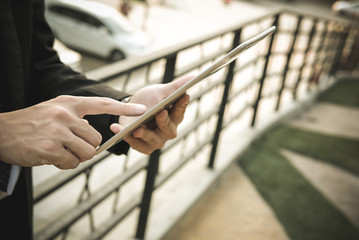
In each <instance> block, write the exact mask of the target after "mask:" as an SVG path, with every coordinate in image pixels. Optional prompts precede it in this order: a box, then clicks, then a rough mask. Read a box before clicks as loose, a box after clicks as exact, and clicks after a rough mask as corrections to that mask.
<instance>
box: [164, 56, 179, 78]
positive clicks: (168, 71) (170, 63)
mask: <svg viewBox="0 0 359 240" xmlns="http://www.w3.org/2000/svg"><path fill="white" fill-rule="evenodd" d="M176 61H177V53H174V54H173V55H171V56H169V57H168V58H167V61H166V68H165V73H164V75H163V80H162V83H169V82H172V81H173V78H174V77H175V69H176Z"/></svg>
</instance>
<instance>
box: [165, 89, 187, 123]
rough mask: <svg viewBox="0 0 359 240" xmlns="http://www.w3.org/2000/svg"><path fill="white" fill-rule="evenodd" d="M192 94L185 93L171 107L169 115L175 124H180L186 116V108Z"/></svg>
mask: <svg viewBox="0 0 359 240" xmlns="http://www.w3.org/2000/svg"><path fill="white" fill-rule="evenodd" d="M189 101H190V96H189V95H188V94H185V95H183V96H182V97H181V98H180V99H178V101H177V102H175V104H174V105H173V107H172V108H171V109H170V113H169V117H170V119H171V121H172V123H173V124H174V125H175V126H178V124H180V123H181V122H182V120H183V118H184V114H185V112H186V108H187V106H188V104H189Z"/></svg>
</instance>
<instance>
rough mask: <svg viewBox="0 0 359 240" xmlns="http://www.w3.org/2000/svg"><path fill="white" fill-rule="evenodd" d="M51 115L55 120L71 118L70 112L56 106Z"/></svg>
mask: <svg viewBox="0 0 359 240" xmlns="http://www.w3.org/2000/svg"><path fill="white" fill-rule="evenodd" d="M51 114H52V116H53V117H54V118H57V119H68V118H69V117H70V116H71V113H70V112H69V110H68V109H66V108H65V107H63V106H61V105H56V106H54V107H53V108H52V109H51Z"/></svg>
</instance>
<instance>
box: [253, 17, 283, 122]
mask: <svg viewBox="0 0 359 240" xmlns="http://www.w3.org/2000/svg"><path fill="white" fill-rule="evenodd" d="M278 23H279V14H277V15H275V18H274V22H273V25H274V26H277V32H278V30H279V26H278ZM274 36H275V34H272V36H270V42H269V46H268V51H267V54H266V61H265V64H264V67H263V73H262V77H261V79H260V85H259V89H258V94H257V99H256V101H255V103H254V105H253V117H252V123H251V126H252V127H253V126H254V124H255V122H256V117H257V111H258V105H259V102H260V100H261V97H262V89H263V84H264V80H265V78H266V75H267V68H268V63H269V58H270V56H271V53H272V47H273V42H274Z"/></svg>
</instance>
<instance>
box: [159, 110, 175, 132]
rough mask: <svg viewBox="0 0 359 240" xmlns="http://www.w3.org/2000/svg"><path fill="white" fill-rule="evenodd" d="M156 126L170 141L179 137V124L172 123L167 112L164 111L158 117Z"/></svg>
mask: <svg viewBox="0 0 359 240" xmlns="http://www.w3.org/2000/svg"><path fill="white" fill-rule="evenodd" d="M156 125H157V128H158V130H159V131H160V132H161V133H162V134H163V135H165V136H166V137H167V138H168V139H173V138H175V137H176V136H177V124H174V123H173V122H172V121H171V118H170V117H169V115H168V111H167V110H163V111H161V112H160V113H158V114H157V115H156Z"/></svg>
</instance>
